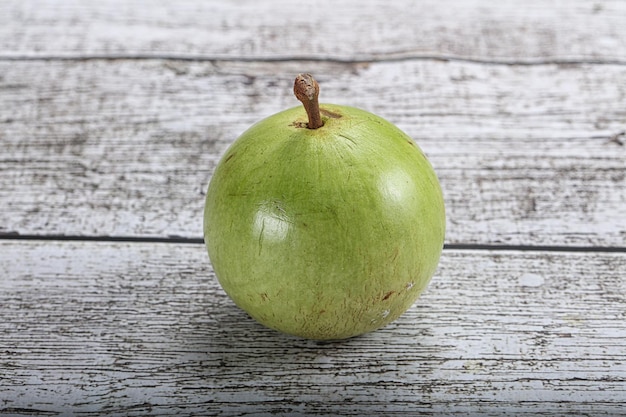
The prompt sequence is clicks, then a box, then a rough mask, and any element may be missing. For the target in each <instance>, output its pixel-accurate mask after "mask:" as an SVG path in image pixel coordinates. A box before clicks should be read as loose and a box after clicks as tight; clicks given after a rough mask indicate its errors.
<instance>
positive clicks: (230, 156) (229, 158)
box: [224, 153, 236, 163]
mask: <svg viewBox="0 0 626 417" xmlns="http://www.w3.org/2000/svg"><path fill="white" fill-rule="evenodd" d="M235 155H236V153H231V154H230V155H228V158H226V160H225V161H224V163H226V162H228V161H230V160H231V159H233V156H235Z"/></svg>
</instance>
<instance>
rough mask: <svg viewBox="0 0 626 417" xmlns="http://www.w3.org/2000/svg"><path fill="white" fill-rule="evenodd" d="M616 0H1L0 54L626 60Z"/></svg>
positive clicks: (625, 8)
mask: <svg viewBox="0 0 626 417" xmlns="http://www.w3.org/2000/svg"><path fill="white" fill-rule="evenodd" d="M624 21H626V4H624V2H623V1H620V0H602V1H601V0H597V1H593V2H591V1H586V0H568V1H564V2H546V1H543V0H530V1H525V2H523V3H520V2H519V1H515V0H505V1H498V2H485V1H481V0H467V1H462V2H461V1H450V0H447V1H442V0H427V1H419V2H413V1H408V0H404V1H394V2H388V1H383V0H376V1H366V2H364V1H360V0H350V1H341V2H337V1H332V0H320V1H316V2H315V4H314V5H313V6H311V7H306V8H302V4H300V3H298V2H293V1H288V0H280V1H276V0H274V1H264V2H258V1H256V0H245V1H237V2H224V1H204V2H199V1H193V0H180V1H177V2H170V1H165V0H158V1H157V0H154V1H150V2H149V4H146V2H144V1H140V0H132V1H128V0H107V1H99V2H97V3H94V2H81V1H63V2H57V1H51V0H4V1H3V2H2V4H1V5H0V57H5V58H10V57H13V58H15V57H37V56H58V57H70V58H72V57H80V56H163V55H174V56H184V57H191V58H193V57H196V58H198V57H200V58H213V59H260V60H267V59H294V58H302V57H305V58H314V59H334V60H381V59H383V60H385V59H398V58H400V59H404V58H406V57H438V58H444V59H446V58H453V59H470V60H485V61H500V62H521V63H536V62H543V61H546V60H548V61H562V62H565V61H593V62H622V63H624V62H626V30H625V29H624Z"/></svg>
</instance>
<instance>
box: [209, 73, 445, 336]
mask: <svg viewBox="0 0 626 417" xmlns="http://www.w3.org/2000/svg"><path fill="white" fill-rule="evenodd" d="M294 92H295V93H296V97H298V99H299V100H300V101H302V103H303V104H304V106H299V107H295V108H292V109H289V110H286V111H283V112H280V113H278V114H275V115H273V116H270V117H268V118H266V119H264V120H262V121H260V122H258V123H257V124H255V125H253V126H252V127H250V128H249V129H248V130H247V131H246V132H244V133H243V134H242V135H241V136H240V137H239V138H238V139H237V140H236V141H235V142H234V143H233V144H232V145H231V146H230V148H229V149H228V150H227V151H226V153H225V154H224V156H223V157H222V159H221V160H220V162H219V164H218V165H217V167H216V169H215V172H214V174H213V176H212V178H211V181H210V185H209V188H208V192H207V196H206V204H205V211H204V237H205V242H206V246H207V250H208V254H209V258H210V260H211V262H212V265H213V268H214V271H215V274H216V276H217V278H218V280H219V282H220V284H221V286H222V288H223V289H224V290H225V291H226V293H227V294H228V295H229V296H230V297H231V298H232V300H233V301H234V302H235V304H237V305H238V306H239V307H241V308H242V309H243V310H245V311H246V312H247V313H248V314H249V315H250V316H252V317H253V318H254V319H256V320H258V321H259V322H260V323H262V324H264V325H266V326H268V327H270V328H273V329H276V330H279V331H282V332H285V333H288V334H292V335H296V336H300V337H304V338H310V339H342V338H348V337H352V336H356V335H359V334H363V333H366V332H369V331H372V330H375V329H377V328H380V327H382V326H384V325H386V324H388V323H390V322H391V321H392V320H395V319H396V318H397V317H399V316H400V315H401V314H402V313H404V312H405V311H406V310H407V309H408V308H409V307H410V306H411V305H412V304H413V303H414V302H415V300H416V299H417V298H418V296H419V295H420V293H421V292H422V291H423V290H424V288H425V287H426V286H427V284H428V282H429V281H430V279H431V277H432V275H433V274H434V272H435V270H436V268H437V264H438V262H439V257H440V255H441V251H442V247H443V241H444V232H445V209H444V201H443V197H442V192H441V188H440V185H439V182H438V180H437V176H436V175H435V172H434V171H433V168H432V166H431V165H430V163H429V162H428V160H427V159H426V156H425V155H424V154H423V153H422V151H421V150H420V148H419V147H418V146H417V145H416V144H415V143H414V141H413V140H412V139H411V138H410V137H408V136H407V135H406V134H405V133H403V132H402V131H401V130H400V129H398V128H397V127H395V126H394V125H393V124H391V123H390V122H388V121H386V120H384V119H382V118H380V117H378V116H376V115H374V114H371V113H368V112H366V111H364V110H359V109H357V108H354V107H348V106H339V105H332V104H321V105H319V104H318V102H317V95H318V93H319V86H318V84H317V82H316V81H315V80H314V79H313V78H312V77H311V76H310V75H309V74H301V75H299V76H298V78H296V82H295V86H294Z"/></svg>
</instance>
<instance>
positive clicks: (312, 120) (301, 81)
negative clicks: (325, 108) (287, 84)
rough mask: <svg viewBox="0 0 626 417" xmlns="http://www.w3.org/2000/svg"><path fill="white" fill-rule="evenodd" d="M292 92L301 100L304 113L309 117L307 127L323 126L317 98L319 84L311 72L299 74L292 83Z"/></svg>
mask: <svg viewBox="0 0 626 417" xmlns="http://www.w3.org/2000/svg"><path fill="white" fill-rule="evenodd" d="M293 93H294V94H295V95H296V98H297V99H298V100H300V101H301V102H302V105H303V106H304V109H305V110H306V114H307V116H308V117H309V123H308V125H307V127H308V128H309V129H317V128H320V127H322V126H324V122H323V121H322V115H321V114H320V105H319V102H318V101H317V98H318V96H319V94H320V86H319V84H318V83H317V81H315V79H314V78H313V76H312V75H311V74H299V75H298V76H297V77H296V81H295V83H294V84H293Z"/></svg>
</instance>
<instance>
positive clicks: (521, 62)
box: [0, 54, 626, 66]
mask: <svg viewBox="0 0 626 417" xmlns="http://www.w3.org/2000/svg"><path fill="white" fill-rule="evenodd" d="M120 60H126V61H151V60H152V61H183V62H215V63H219V62H241V63H272V62H276V63H289V62H321V63H329V64H345V65H360V64H375V63H393V62H408V61H437V62H462V63H472V64H482V65H502V66H508V65H510V66H542V65H623V66H626V60H624V59H593V58H511V59H507V58H489V59H483V58H476V57H471V56H458V55H447V54H408V55H405V54H398V55H382V56H372V57H360V58H359V57H356V58H345V59H344V58H337V57H315V56H306V55H302V56H275V57H267V58H261V57H244V56H236V57H228V56H208V55H204V56H203V55H198V56H196V55H177V54H128V55H126V54H75V55H74V54H67V55H12V54H4V55H2V54H0V62H2V61H5V62H12V61H76V62H84V61H120Z"/></svg>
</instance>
